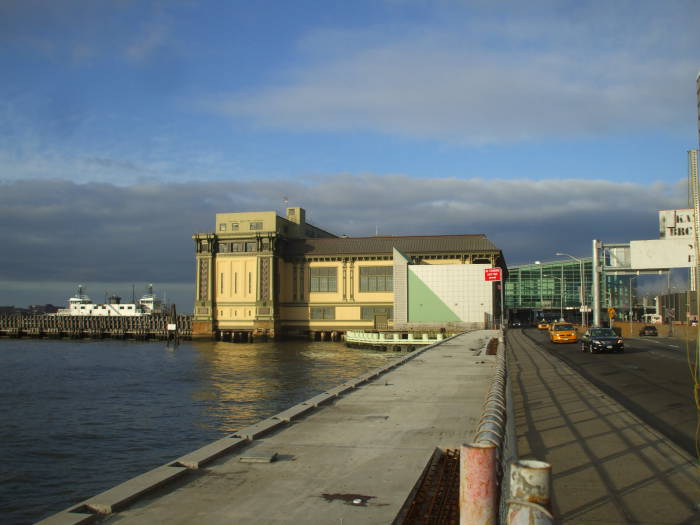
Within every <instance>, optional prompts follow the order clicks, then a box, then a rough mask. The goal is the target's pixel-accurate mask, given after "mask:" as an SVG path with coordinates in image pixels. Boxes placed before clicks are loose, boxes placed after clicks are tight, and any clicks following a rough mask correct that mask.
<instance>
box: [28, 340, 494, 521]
mask: <svg viewBox="0 0 700 525" xmlns="http://www.w3.org/2000/svg"><path fill="white" fill-rule="evenodd" d="M497 335H498V332H496V331H492V330H481V331H475V332H470V333H464V334H460V335H457V336H455V337H452V338H448V339H445V340H444V341H442V342H440V343H439V344H435V345H432V346H428V347H425V348H422V349H418V350H416V351H414V352H412V353H410V354H405V355H401V356H397V357H396V358H395V359H390V360H388V362H387V364H386V365H385V366H383V367H381V368H379V369H376V370H373V371H371V372H369V373H367V374H363V375H362V376H359V377H357V378H355V379H354V380H350V381H348V382H346V383H344V384H342V385H338V386H337V387H335V388H333V389H330V390H328V391H326V392H323V393H320V394H319V395H317V396H315V397H314V398H311V399H309V400H307V401H305V402H303V403H300V404H299V405H295V406H293V407H290V408H289V409H287V410H285V411H284V412H282V413H279V414H277V415H275V416H272V417H270V418H268V419H265V420H263V421H260V422H258V423H256V424H254V425H251V426H249V427H246V428H243V429H239V430H238V431H236V432H235V433H233V434H230V435H227V436H222V438H221V439H220V440H218V441H215V442H213V443H210V444H208V445H206V446H204V447H202V448H201V449H199V450H196V451H193V452H191V453H189V454H186V455H185V456H183V457H181V458H173V460H172V461H170V462H169V463H167V464H166V465H162V466H160V467H157V468H155V469H153V470H151V471H149V472H147V473H145V474H143V475H141V476H138V477H136V478H134V479H132V480H129V481H126V482H125V483H123V484H121V485H119V486H117V487H114V488H112V489H110V490H108V491H106V492H103V493H102V494H99V495H97V496H94V497H92V498H89V499H88V500H85V501H83V502H81V503H78V504H76V505H74V506H73V507H71V508H69V509H67V510H65V511H63V512H61V513H58V514H55V515H53V516H50V517H48V518H46V519H45V520H44V521H42V522H40V523H42V524H43V525H52V524H58V523H60V524H63V525H69V524H75V523H89V522H91V521H97V520H99V519H100V518H103V517H104V516H105V515H115V516H114V517H115V518H116V519H117V520H118V521H119V522H120V523H124V524H151V523H208V524H214V525H217V524H228V523H236V522H238V523H391V522H392V521H393V520H394V519H395V518H396V517H397V516H399V515H400V514H402V513H405V512H406V509H407V508H408V507H410V506H411V504H412V503H413V501H414V500H415V499H416V498H417V497H418V496H417V495H416V492H415V490H416V489H417V487H418V486H419V484H420V483H419V482H420V481H422V480H424V479H425V473H426V472H427V471H428V470H429V468H430V467H429V466H430V465H431V463H430V462H431V461H433V460H434V459H435V457H436V453H438V451H441V450H444V451H454V450H456V449H458V448H459V447H460V446H461V445H462V443H464V442H468V441H469V440H470V439H471V438H472V436H473V435H474V432H475V430H476V427H477V425H478V423H479V415H480V413H481V411H482V406H483V402H484V399H485V397H486V395H487V392H488V391H489V388H490V386H491V384H492V382H493V379H494V370H495V366H496V361H495V359H496V356H493V355H488V354H487V352H486V347H487V346H488V343H489V342H490V341H491V340H492V338H493V337H497ZM444 456H445V457H446V458H452V459H454V457H453V453H451V452H450V453H446V454H444ZM452 463H454V461H453V462H452ZM174 479H177V481H176V482H175V483H172V481H173V480H174ZM452 481H453V482H454V481H456V482H457V484H458V479H457V478H455V479H453V480H452ZM155 488H158V491H157V492H152V491H153V489H155ZM441 488H445V487H444V486H443V487H441ZM453 488H454V487H453ZM456 505H457V504H456V500H455V502H454V504H450V505H436V508H438V507H439V510H440V512H449V513H451V515H454V512H456Z"/></svg>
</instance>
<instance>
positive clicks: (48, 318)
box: [0, 314, 192, 339]
mask: <svg viewBox="0 0 700 525" xmlns="http://www.w3.org/2000/svg"><path fill="white" fill-rule="evenodd" d="M173 324H174V325H175V327H174V329H173V327H172V325H173ZM169 325H171V326H170V328H171V329H170V330H169ZM173 333H175V334H177V337H179V338H182V339H189V338H190V337H191V336H192V316H191V315H176V316H174V317H173V316H170V315H168V314H153V315H143V316H124V317H117V316H111V317H108V316H72V315H7V316H0V336H4V337H46V338H72V339H82V338H92V339H105V338H113V339H169V338H170V337H172V335H173Z"/></svg>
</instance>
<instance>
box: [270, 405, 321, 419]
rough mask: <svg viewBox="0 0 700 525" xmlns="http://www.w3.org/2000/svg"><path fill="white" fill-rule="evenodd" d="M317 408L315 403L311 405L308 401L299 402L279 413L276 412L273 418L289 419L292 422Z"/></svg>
mask: <svg viewBox="0 0 700 525" xmlns="http://www.w3.org/2000/svg"><path fill="white" fill-rule="evenodd" d="M314 408H316V407H315V406H313V405H309V404H307V403H299V404H298V405H294V406H293V407H289V408H288V409H287V410H283V411H282V412H280V413H279V414H275V415H274V416H272V417H273V419H281V420H282V421H287V422H288V423H291V422H292V421H294V420H295V419H298V418H300V417H301V416H303V415H304V414H307V413H309V412H311V411H313V410H314Z"/></svg>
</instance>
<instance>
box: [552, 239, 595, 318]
mask: <svg viewBox="0 0 700 525" xmlns="http://www.w3.org/2000/svg"><path fill="white" fill-rule="evenodd" d="M554 255H556V256H558V257H568V258H569V259H573V260H574V261H577V262H578V270H579V275H580V279H581V297H580V300H581V301H580V302H581V320H582V321H583V325H584V326H587V325H588V315H587V312H586V272H585V271H584V262H583V259H581V258H579V257H574V256H573V255H569V254H568V253H562V252H557V253H555V254H554ZM562 271H563V267H562Z"/></svg>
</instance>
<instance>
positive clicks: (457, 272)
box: [409, 264, 494, 323]
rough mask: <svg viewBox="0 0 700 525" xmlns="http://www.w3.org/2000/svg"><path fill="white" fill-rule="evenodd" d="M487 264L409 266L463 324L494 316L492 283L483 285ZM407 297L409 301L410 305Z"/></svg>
mask: <svg viewBox="0 0 700 525" xmlns="http://www.w3.org/2000/svg"><path fill="white" fill-rule="evenodd" d="M490 267H491V266H490V265H488V264H444V265H439V264H429V265H428V264H426V265H415V266H409V271H411V272H414V274H415V275H416V276H417V277H419V278H420V279H421V280H422V281H423V282H424V283H425V284H426V285H427V286H428V287H429V288H430V289H431V290H433V292H434V293H435V294H436V295H437V296H438V297H440V299H442V301H443V302H444V303H445V304H446V305H447V306H448V307H449V308H450V309H451V310H452V311H453V312H454V313H455V315H457V316H458V317H459V318H460V319H461V320H462V321H464V322H477V323H480V322H483V321H484V312H488V313H493V306H494V305H493V304H492V302H493V294H492V288H493V286H494V285H493V283H491V282H486V281H484V269H486V268H490ZM410 300H411V299H410V297H409V301H410Z"/></svg>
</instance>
